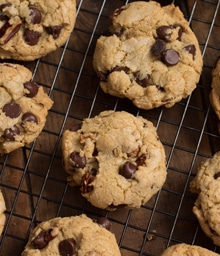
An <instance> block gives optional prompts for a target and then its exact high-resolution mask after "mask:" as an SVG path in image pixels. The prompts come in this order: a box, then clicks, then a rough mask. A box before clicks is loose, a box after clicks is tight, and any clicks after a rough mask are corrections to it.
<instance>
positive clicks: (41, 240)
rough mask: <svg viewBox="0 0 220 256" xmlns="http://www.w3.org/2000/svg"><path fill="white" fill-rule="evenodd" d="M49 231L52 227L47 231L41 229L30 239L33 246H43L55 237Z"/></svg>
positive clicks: (38, 247)
mask: <svg viewBox="0 0 220 256" xmlns="http://www.w3.org/2000/svg"><path fill="white" fill-rule="evenodd" d="M51 232H52V229H49V230H47V231H43V230H42V231H41V232H40V233H39V234H38V235H37V236H36V237H35V238H34V240H33V241H32V244H33V246H34V247H35V248H37V249H43V248H45V247H46V246H47V245H48V243H49V242H50V241H51V240H53V239H54V238H55V236H52V234H51Z"/></svg>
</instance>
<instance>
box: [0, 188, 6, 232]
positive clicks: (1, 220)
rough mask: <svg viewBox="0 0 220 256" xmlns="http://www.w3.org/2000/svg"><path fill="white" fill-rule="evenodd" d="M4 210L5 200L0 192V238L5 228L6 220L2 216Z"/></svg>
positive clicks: (3, 215)
mask: <svg viewBox="0 0 220 256" xmlns="http://www.w3.org/2000/svg"><path fill="white" fill-rule="evenodd" d="M5 210H6V206H5V200H4V197H3V194H2V192H1V190H0V236H1V234H2V231H3V228H4V226H5V220H6V217H5V214H4V212H5Z"/></svg>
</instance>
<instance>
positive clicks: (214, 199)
mask: <svg viewBox="0 0 220 256" xmlns="http://www.w3.org/2000/svg"><path fill="white" fill-rule="evenodd" d="M190 190H191V191H192V192H193V193H197V194H198V197H197V199H196V202H195V204H194V207H193V213H194V214H195V216H196V217H197V219H198V221H199V224H200V226H201V228H202V230H203V231H204V233H205V234H206V235H207V236H208V237H209V238H210V239H211V240H212V241H213V242H214V244H216V245H218V246H220V224H219V216H220V207H219V205H220V152H217V153H215V154H214V155H213V156H212V157H210V158H208V159H207V160H206V161H205V162H203V163H201V166H200V167H199V169H198V172H197V174H196V176H195V178H194V179H193V180H192V181H191V183H190Z"/></svg>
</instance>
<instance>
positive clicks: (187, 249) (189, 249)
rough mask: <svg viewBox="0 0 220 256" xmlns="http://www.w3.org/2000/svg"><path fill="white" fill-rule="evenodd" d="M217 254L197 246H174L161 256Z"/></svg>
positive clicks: (213, 255) (204, 255) (206, 255)
mask: <svg viewBox="0 0 220 256" xmlns="http://www.w3.org/2000/svg"><path fill="white" fill-rule="evenodd" d="M218 255H219V254H217V253H215V252H213V251H210V250H208V249H206V248H203V247H201V246H197V245H189V244H184V243H181V244H175V245H172V246H170V247H168V248H167V249H166V250H165V251H164V252H163V253H162V254H161V256H218Z"/></svg>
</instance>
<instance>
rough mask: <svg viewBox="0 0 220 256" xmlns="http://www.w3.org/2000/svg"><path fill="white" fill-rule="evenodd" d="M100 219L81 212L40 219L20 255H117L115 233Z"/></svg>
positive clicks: (118, 254)
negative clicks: (44, 219)
mask: <svg viewBox="0 0 220 256" xmlns="http://www.w3.org/2000/svg"><path fill="white" fill-rule="evenodd" d="M103 219H105V218H101V221H100V219H97V220H92V219H90V218H89V217H87V216H86V215H85V214H82V215H79V216H72V217H63V218H60V217H57V218H54V219H51V220H48V221H44V222H42V223H41V224H39V225H38V226H37V227H36V228H35V229H34V230H33V231H32V233H31V235H30V237H29V241H28V243H27V245H26V247H25V250H24V251H23V253H22V256H40V255H45V256H46V255H54V256H55V255H57V256H60V255H61V256H67V255H69V256H73V255H77V256H93V255H94V256H120V255H121V253H120V251H119V248H118V245H117V242H116V239H115V236H114V234H113V233H111V232H110V231H109V230H108V229H106V228H105V222H106V220H104V221H103ZM108 224H109V222H108Z"/></svg>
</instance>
